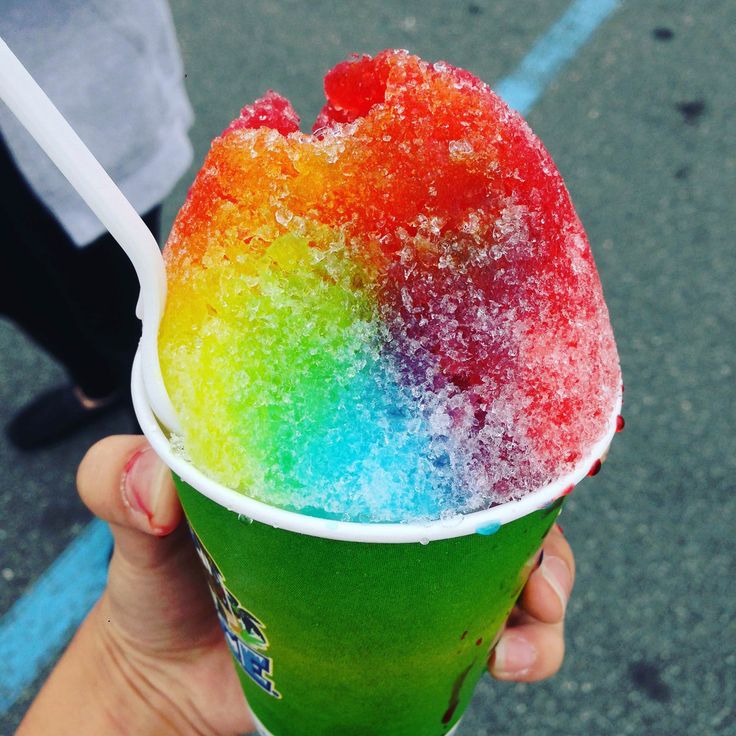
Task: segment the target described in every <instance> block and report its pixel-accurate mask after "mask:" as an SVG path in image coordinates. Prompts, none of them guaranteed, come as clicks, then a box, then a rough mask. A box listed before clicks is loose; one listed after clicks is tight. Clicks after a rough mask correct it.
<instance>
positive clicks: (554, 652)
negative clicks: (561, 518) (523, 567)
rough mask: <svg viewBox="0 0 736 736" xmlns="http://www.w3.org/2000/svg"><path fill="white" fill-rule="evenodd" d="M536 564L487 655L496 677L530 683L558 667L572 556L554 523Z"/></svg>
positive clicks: (562, 649) (572, 578) (571, 580)
mask: <svg viewBox="0 0 736 736" xmlns="http://www.w3.org/2000/svg"><path fill="white" fill-rule="evenodd" d="M539 562H541V564H538V567H537V568H536V570H534V572H533V573H532V574H531V576H530V577H529V580H528V582H527V584H526V587H525V588H524V590H523V592H522V594H521V598H520V599H519V602H518V604H517V605H516V607H515V608H514V610H513V611H512V613H511V617H510V618H509V621H508V624H507V626H506V630H505V631H504V633H503V634H502V636H501V638H500V639H499V642H498V644H497V645H496V648H495V649H494V650H493V654H492V655H491V658H490V661H489V665H488V669H489V671H490V673H491V674H492V675H493V676H494V677H496V678H497V679H499V680H513V681H516V682H535V681H537V680H543V679H545V678H547V677H551V676H552V675H554V674H555V673H556V672H557V670H559V669H560V666H561V665H562V660H563V658H564V656H565V638H564V619H565V609H566V607H567V601H568V598H569V597H570V592H571V591H572V586H573V584H574V582H575V558H574V557H573V554H572V550H571V549H570V545H569V544H568V543H567V540H566V539H565V537H564V536H563V534H562V529H561V528H560V527H559V526H558V525H555V526H554V527H553V528H552V531H550V533H549V534H548V535H547V539H546V540H545V542H544V545H543V547H542V551H541V554H540V558H539V559H538V563H539Z"/></svg>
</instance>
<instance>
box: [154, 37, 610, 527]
mask: <svg viewBox="0 0 736 736" xmlns="http://www.w3.org/2000/svg"><path fill="white" fill-rule="evenodd" d="M325 91H326V97H327V103H326V105H325V107H324V108H323V110H322V112H321V113H320V115H319V117H318V118H317V122H316V123H315V126H314V130H313V132H312V133H311V134H307V133H302V132H300V131H299V118H298V117H297V115H296V113H295V112H294V110H293V108H292V107H291V105H290V104H289V102H288V101H286V100H285V99H283V98H282V97H280V96H279V95H277V94H276V93H274V92H268V93H267V94H266V96H265V97H263V98H262V99H260V100H258V101H256V102H255V103H254V104H253V105H250V106H247V107H245V108H243V111H242V113H241V115H240V117H239V118H238V119H236V120H235V121H234V122H233V123H232V124H231V125H230V126H229V127H228V128H227V130H225V132H224V133H223V134H222V135H221V136H220V137H219V138H216V139H215V140H214V141H213V143H212V147H211V149H210V152H209V154H208V156H207V159H206V161H205V163H204V165H203V167H202V169H201V171H200V172H199V174H198V176H197V178H196V180H195V182H194V184H193V186H192V188H191V190H190V192H189V195H188V197H187V200H186V202H185V204H184V206H183V207H182V210H181V212H180V213H179V215H178V217H177V219H176V221H175V223H174V227H173V230H172V233H171V236H170V238H169V241H168V243H167V245H166V249H165V259H166V267H167V274H168V289H169V290H168V297H167V304H166V311H165V315H164V319H163V322H162V325H161V330H160V336H159V345H160V357H161V364H162V370H163V374H164V380H165V383H166V386H167V388H168V391H169V393H170V395H171V397H172V400H173V402H174V406H175V408H176V410H177V412H178V415H179V418H180V421H181V424H182V427H183V437H182V438H181V441H182V445H183V448H184V451H185V452H186V454H187V455H188V457H189V458H190V459H191V460H192V462H193V463H194V464H195V465H196V466H198V467H199V468H200V469H201V470H203V472H205V473H207V474H208V475H210V476H211V477H213V478H215V479H216V480H218V481H220V482H221V483H223V484H224V485H226V486H229V487H231V488H234V489H236V490H239V491H241V492H243V493H245V494H247V495H249V496H251V497H253V498H255V499H258V500H261V501H265V502H267V503H269V504H272V505H275V506H279V507H282V508H286V509H290V510H294V511H299V512H301V513H306V514H312V515H316V516H322V517H327V518H337V519H345V520H353V521H372V522H383V521H391V522H408V521H419V520H428V519H436V518H444V517H448V516H452V515H455V514H458V513H467V512H471V511H476V510H480V509H485V508H488V507H490V506H492V505H494V504H498V503H502V502H504V501H508V500H512V499H517V498H520V497H521V496H523V495H524V494H526V493H529V492H530V491H533V490H535V489H537V488H539V487H540V486H542V485H544V484H545V483H548V482H550V481H552V480H554V479H555V478H557V477H560V476H561V475H563V474H565V473H567V472H569V471H571V470H572V469H573V467H574V466H575V464H576V463H578V462H579V461H581V459H583V458H584V457H585V456H586V453H587V452H588V451H589V450H590V448H591V447H592V446H593V445H594V444H595V443H596V442H597V441H598V440H600V439H601V438H602V437H603V435H604V434H605V433H606V431H607V430H608V428H609V423H610V421H611V416H612V413H613V412H614V409H615V406H616V404H617V401H618V397H619V393H620V388H621V376H620V369H619V364H618V356H617V353H616V347H615V343H614V339H613V334H612V331H611V326H610V323H609V319H608V312H607V309H606V305H605V303H604V300H603V294H602V290H601V285H600V282H599V279H598V274H597V272H596V268H595V264H594V262H593V257H592V255H591V251H590V247H589V244H588V241H587V238H586V236H585V232H584V231H583V227H582V225H581V223H580V221H579V219H578V217H577V215H576V214H575V211H574V209H573V206H572V203H571V201H570V197H569V194H568V192H567V190H566V188H565V185H564V183H563V181H562V178H561V177H560V174H559V173H558V171H557V169H556V167H555V165H554V163H553V162H552V159H551V158H550V156H549V154H548V153H547V151H546V150H545V148H544V146H543V145H542V144H541V142H540V141H539V140H538V139H537V138H536V137H535V136H534V135H533V134H532V132H531V130H530V129H529V127H528V126H527V124H526V123H525V122H524V120H523V119H522V118H521V116H519V115H518V114H517V113H515V112H513V111H512V110H510V109H509V108H508V107H507V106H506V105H505V104H504V103H503V102H502V101H501V100H500V99H499V98H498V97H497V96H496V95H495V94H494V93H493V92H492V91H491V90H490V88H489V87H488V86H487V85H486V84H484V83H483V82H481V81H479V80H478V79H476V78H475V77H473V76H472V75H471V74H470V73H468V72H466V71H463V70H461V69H458V68H455V67H452V66H450V65H449V64H446V63H444V62H438V63H435V64H432V63H427V62H425V61H422V60H421V59H419V58H417V57H416V56H412V55H410V54H409V53H407V52H405V51H385V52H382V53H380V54H378V55H377V56H376V57H375V58H371V57H368V56H356V57H354V58H352V59H349V60H348V61H345V62H343V63H341V64H338V65H337V66H336V67H335V68H334V69H333V70H332V71H330V72H329V73H328V75H327V77H326V79H325Z"/></svg>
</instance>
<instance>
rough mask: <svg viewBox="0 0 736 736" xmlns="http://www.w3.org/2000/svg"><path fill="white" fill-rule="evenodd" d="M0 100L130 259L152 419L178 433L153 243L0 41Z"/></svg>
mask: <svg viewBox="0 0 736 736" xmlns="http://www.w3.org/2000/svg"><path fill="white" fill-rule="evenodd" d="M0 99H2V100H3V101H4V102H5V104H6V105H7V106H8V107H9V108H10V110H11V112H13V113H14V114H15V116H16V117H17V118H18V120H19V121H20V122H21V124H22V125H23V126H24V127H25V128H26V130H28V132H29V133H30V134H31V135H32V136H33V138H34V139H35V140H36V142H37V143H38V144H39V146H41V148H42V149H43V150H44V151H45V152H46V154H47V155H48V157H49V158H50V159H51V160H52V161H53V162H54V164H56V166H57V167H58V168H59V171H61V173H62V174H63V175H64V176H65V177H66V178H67V179H68V180H69V183H70V184H71V185H72V186H73V187H74V189H76V190H77V192H78V193H79V195H80V196H81V197H82V199H83V200H84V201H85V202H86V203H87V204H88V205H89V207H90V209H91V210H92V211H93V212H94V213H95V215H97V217H99V219H100V221H101V222H102V224H103V225H104V226H105V227H106V228H107V229H108V230H109V231H110V234H111V235H112V236H113V237H114V238H115V240H117V241H118V243H119V244H120V247H121V248H122V249H123V250H124V251H125V253H126V255H127V256H128V258H130V260H131V262H132V264H133V266H134V268H135V271H136V274H137V275H138V281H139V282H140V285H141V292H140V297H139V299H138V305H137V307H136V315H137V316H138V318H139V319H140V320H142V322H143V331H142V335H141V342H140V351H141V356H142V358H143V364H144V374H145V377H146V378H145V386H146V392H147V394H148V398H149V400H150V402H151V407H152V408H153V410H154V412H155V414H156V416H157V417H158V418H159V419H160V420H161V421H162V422H163V423H164V424H165V425H166V426H167V427H168V428H169V429H170V430H172V431H174V432H178V431H179V430H180V427H179V422H178V420H177V417H176V412H175V411H174V407H173V406H172V404H171V399H169V395H168V393H167V392H166V387H165V386H164V381H163V377H162V375H161V366H160V364H159V359H158V328H159V323H160V321H161V316H162V313H163V307H164V304H165V302H166V273H165V270H164V262H163V258H162V257H161V252H160V251H159V248H158V244H157V243H156V239H155V238H154V237H153V235H152V234H151V231H150V230H149V229H148V227H146V224H145V223H144V222H143V220H142V219H141V218H140V216H139V215H138V213H137V212H136V211H135V210H134V209H133V206H132V205H131V204H130V202H128V200H127V199H126V198H125V196H124V195H123V193H122V192H121V191H120V190H119V189H118V188H117V186H116V185H115V183H114V182H113V180H112V179H111V178H110V177H109V176H108V174H107V172H105V170H104V169H103V168H102V166H101V165H100V163H99V162H98V161H97V159H96V158H95V157H94V156H93V155H92V153H91V152H90V150H89V149H88V148H87V146H85V145H84V143H83V142H82V140H81V139H80V137H79V136H78V135H77V134H76V133H75V132H74V130H73V128H72V127H71V125H69V123H68V122H67V121H66V119H65V118H64V116H63V115H62V114H61V113H60V112H59V111H58V110H57V109H56V107H55V106H54V104H53V103H52V102H51V100H50V99H49V98H48V97H47V96H46V93H45V92H44V91H43V90H42V89H41V88H40V87H39V86H38V84H37V83H36V81H35V80H34V79H33V77H32V76H31V75H30V74H29V73H28V71H27V69H26V68H25V67H24V66H23V64H21V62H20V61H19V60H18V58H17V57H16V56H15V54H13V52H12V51H11V50H10V49H9V48H8V45H7V44H6V43H5V41H3V39H2V38H0Z"/></svg>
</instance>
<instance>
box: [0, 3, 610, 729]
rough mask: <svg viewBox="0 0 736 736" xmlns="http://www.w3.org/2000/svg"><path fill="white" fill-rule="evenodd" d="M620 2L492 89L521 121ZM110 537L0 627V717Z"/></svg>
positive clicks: (91, 577) (66, 626) (69, 556)
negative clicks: (0, 665)
mask: <svg viewBox="0 0 736 736" xmlns="http://www.w3.org/2000/svg"><path fill="white" fill-rule="evenodd" d="M619 5H620V0H575V2H573V3H572V4H571V5H570V6H569V7H568V9H567V10H566V11H565V13H564V14H563V15H562V16H561V17H560V19H559V20H558V21H557V22H556V23H554V24H553V25H552V26H551V27H550V28H549V30H548V31H547V32H546V33H545V34H544V35H543V36H541V37H540V38H539V39H538V40H537V42H536V43H535V44H534V46H533V47H532V49H531V50H530V51H529V53H528V54H527V55H526V56H525V57H524V59H522V61H521V63H520V64H519V66H518V67H517V68H516V70H515V71H514V72H512V73H511V74H510V75H509V76H507V77H505V78H503V79H502V80H500V81H499V82H498V83H497V84H496V85H495V86H494V89H495V90H496V92H497V93H498V94H499V95H500V96H501V97H503V99H504V100H506V102H507V103H508V104H509V105H510V106H511V107H513V108H514V109H516V110H518V111H519V112H521V113H522V114H525V113H527V112H528V111H529V110H530V109H531V107H532V106H533V105H534V104H535V103H536V102H537V100H538V99H539V97H540V96H541V94H542V93H543V92H544V90H545V88H546V87H547V86H548V85H549V83H550V81H552V79H553V78H554V77H555V75H556V74H557V73H558V72H559V71H560V69H561V68H562V67H563V66H564V65H565V63H566V62H568V61H569V60H570V59H572V58H573V57H574V56H575V54H576V53H577V52H578V51H579V50H580V48H581V47H582V46H583V45H584V44H585V43H586V42H587V41H588V40H589V39H590V37H591V36H592V35H593V32H594V31H595V29H596V28H597V27H598V26H599V25H601V23H603V22H604V21H605V20H606V18H608V16H609V15H611V13H612V12H613V11H614V10H615V9H616V8H617V7H618V6H619ZM110 545H111V537H110V532H109V530H108V528H107V525H106V524H104V523H103V522H101V521H93V522H92V523H91V524H90V525H89V526H88V527H87V528H86V529H85V530H84V531H83V532H82V533H81V534H80V535H79V536H78V537H77V538H76V539H75V540H74V542H72V543H71V544H70V545H69V547H67V549H66V550H65V551H64V552H63V553H62V554H61V555H60V556H59V558H58V559H57V560H56V561H55V562H54V563H53V564H52V565H51V567H49V568H48V570H46V572H45V573H44V574H43V575H42V576H41V577H40V578H39V579H38V580H37V581H36V583H35V584H34V585H33V586H32V587H31V588H30V589H29V590H28V591H27V592H26V593H25V594H24V595H23V596H21V598H19V599H18V601H17V602H16V603H15V604H14V605H13V607H12V608H11V609H10V611H8V613H6V614H5V616H4V617H3V618H2V620H0V662H2V667H0V715H2V714H3V713H5V712H6V711H7V710H8V709H9V708H10V707H11V706H12V705H13V703H14V702H15V701H16V700H17V699H18V698H19V697H20V695H21V694H22V693H23V690H24V689H25V688H27V687H28V686H30V685H31V684H32V683H33V681H34V680H35V679H36V677H37V675H38V673H39V672H40V671H41V670H42V669H43V668H44V667H45V666H46V665H48V664H50V663H51V662H53V661H54V659H55V658H56V657H57V656H58V655H59V653H60V652H61V650H62V649H63V648H64V647H65V646H66V643H67V642H68V641H69V638H70V637H71V635H72V633H73V632H74V631H75V630H76V628H77V627H78V626H79V624H80V623H81V621H82V620H83V619H84V617H85V616H86V615H87V612H88V611H89V609H90V608H91V607H92V606H93V605H94V603H95V601H96V600H97V598H98V597H99V596H100V593H101V592H102V590H103V588H104V586H105V581H106V578H107V559H108V556H109V553H110Z"/></svg>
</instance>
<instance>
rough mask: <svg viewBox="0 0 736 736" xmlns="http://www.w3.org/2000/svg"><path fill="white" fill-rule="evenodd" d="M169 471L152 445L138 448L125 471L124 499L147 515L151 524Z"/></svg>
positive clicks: (140, 512)
mask: <svg viewBox="0 0 736 736" xmlns="http://www.w3.org/2000/svg"><path fill="white" fill-rule="evenodd" d="M168 472H169V471H168V469H167V468H166V466H165V465H164V464H163V463H162V462H161V460H159V458H158V455H156V453H155V452H154V451H153V448H151V447H144V448H143V449H141V450H138V452H136V453H135V454H134V455H133V457H131V458H130V460H128V464H127V465H126V466H125V470H124V472H123V478H122V482H121V490H122V492H123V500H124V501H125V503H126V504H127V505H128V507H129V508H131V509H132V510H133V511H135V512H137V513H139V514H143V515H145V516H146V518H147V519H148V521H149V524H151V525H153V517H154V514H155V512H156V505H157V503H158V499H159V496H160V495H161V490H162V489H163V487H164V485H165V484H166V483H167V482H168V479H167V474H168Z"/></svg>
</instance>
